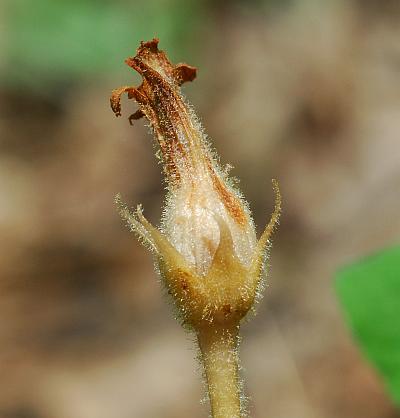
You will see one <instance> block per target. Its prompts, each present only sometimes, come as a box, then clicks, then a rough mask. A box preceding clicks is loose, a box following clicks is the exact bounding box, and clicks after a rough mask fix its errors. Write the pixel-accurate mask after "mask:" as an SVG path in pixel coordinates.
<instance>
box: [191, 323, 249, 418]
mask: <svg viewBox="0 0 400 418" xmlns="http://www.w3.org/2000/svg"><path fill="white" fill-rule="evenodd" d="M238 334H239V326H238V325H235V326H231V327H218V326H217V327H215V326H211V327H207V328H206V329H204V328H203V329H201V330H200V331H199V332H198V333H197V338H198V342H199V346H200V351H201V359H202V362H203V365H204V371H205V377H206V381H207V387H208V394H209V398H210V404H211V415H212V417H213V418H240V417H241V414H240V410H241V408H240V393H241V391H240V382H239V355H238Z"/></svg>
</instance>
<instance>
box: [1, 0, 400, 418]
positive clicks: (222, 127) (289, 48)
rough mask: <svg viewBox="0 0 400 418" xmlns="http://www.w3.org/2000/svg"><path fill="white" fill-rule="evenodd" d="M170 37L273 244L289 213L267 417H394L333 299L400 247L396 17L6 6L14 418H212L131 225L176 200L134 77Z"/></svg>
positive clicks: (6, 353) (360, 2)
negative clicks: (117, 112) (338, 284)
mask: <svg viewBox="0 0 400 418" xmlns="http://www.w3.org/2000/svg"><path fill="white" fill-rule="evenodd" d="M154 36H157V37H159V38H160V48H161V49H164V50H166V51H167V52H168V55H169V57H170V58H171V60H172V61H173V62H181V61H183V62H187V63H188V64H191V65H194V66H196V67H198V78H197V79H196V80H195V82H193V83H189V84H187V85H185V86H184V93H185V95H186V96H187V97H188V99H189V100H190V102H191V103H192V104H193V105H194V107H195V108H196V110H197V113H198V114H199V116H200V118H201V120H202V122H203V124H204V126H205V129H206V131H207V133H208V134H209V136H210V137H211V138H212V139H213V143H214V145H215V147H216V149H217V150H218V151H219V153H220V155H221V157H222V161H223V162H224V163H228V162H229V163H232V164H233V166H234V167H235V168H234V169H233V174H234V175H235V176H237V177H238V178H240V179H241V183H240V184H241V189H242V190H243V192H244V195H245V196H246V197H247V199H248V201H249V202H250V203H251V208H252V211H253V213H254V217H255V220H256V223H257V225H259V227H260V228H259V229H258V231H259V232H260V230H261V227H263V226H264V224H265V222H266V220H267V219H269V215H270V213H271V211H272V208H273V192H272V188H271V181H270V180H271V178H277V179H278V180H279V182H280V185H281V188H282V194H283V199H284V209H283V216H282V221H281V225H280V228H279V230H278V232H277V234H276V235H275V237H274V247H273V249H272V254H271V269H270V275H269V287H268V288H267V290H266V293H265V298H264V300H263V301H262V303H261V304H260V306H259V309H258V315H257V317H256V318H255V319H254V320H252V321H251V322H249V323H248V324H245V325H244V326H243V329H242V330H243V335H244V338H243V344H242V347H241V356H242V363H243V368H244V370H243V375H244V376H245V378H246V391H247V393H248V394H250V395H251V401H250V405H251V415H252V416H253V417H254V418H263V417H273V418H337V417H341V418H358V417H363V418H396V417H400V413H399V412H398V411H397V410H396V409H395V406H394V404H393V403H392V401H391V400H390V398H389V395H388V394H387V391H386V389H385V385H384V382H383V379H382V378H381V376H380V375H379V374H378V372H377V371H376V370H375V369H374V367H372V365H371V364H370V363H369V362H368V361H367V360H366V358H365V357H364V356H363V354H362V353H361V351H360V350H359V348H358V347H357V344H356V343H355V342H354V339H353V338H352V335H351V332H350V330H349V328H348V326H347V325H346V322H345V320H344V317H343V313H342V310H341V308H340V305H339V302H338V300H337V297H336V294H335V290H334V275H335V272H336V271H337V270H338V269H339V268H340V267H341V266H343V265H345V264H348V263H352V262H353V261H355V260H357V259H358V258H360V257H364V256H365V255H368V254H371V253H373V252H375V251H377V250H379V249H381V248H383V247H387V246H390V245H392V244H395V243H398V242H399V236H400V216H399V213H400V193H399V188H400V140H399V139H400V138H399V137H400V82H399V80H400V41H399V40H400V3H399V2H398V1H396V0H393V1H389V0H386V1H380V0H348V1H339V0H334V1H322V0H320V1H317V0H314V1H312V0H298V1H294V0H286V1H282V0H281V1H279V0H256V1H244V0H241V1H240V0H236V1H227V0H225V1H222V0H221V1H211V0H208V1H206V0H205V1H194V0H147V1H137V0H131V1H127V0H36V1H35V2H32V1H29V0H1V3H0V74H1V83H0V105H1V115H0V147H1V153H0V417H1V418H133V417H135V418H136V417H137V418H159V417H160V418H161V417H162V418H181V417H182V418H183V417H189V416H190V417H192V418H201V417H206V416H207V404H204V403H203V404H201V403H200V401H199V400H200V399H201V398H202V397H203V388H202V383H201V379H200V375H201V373H200V370H199V367H198V365H197V362H196V360H195V356H196V351H195V349H194V348H193V344H192V337H191V336H190V335H188V334H186V333H185V332H184V331H183V330H182V329H181V328H180V326H179V325H178V324H177V322H176V321H174V319H173V315H172V309H171V307H170V306H168V303H166V300H167V299H166V298H165V296H163V294H162V291H161V286H160V284H159V282H158V279H157V278H156V276H155V274H154V272H153V265H152V260H151V257H150V256H149V254H148V253H147V252H146V250H144V249H143V248H142V247H141V246H140V245H139V244H138V242H137V241H136V239H135V237H134V236H133V235H132V234H130V233H129V232H128V230H127V229H126V228H125V227H124V225H123V222H122V221H121V219H120V218H119V216H118V214H117V211H116V210H115V206H114V202H113V200H114V196H115V194H116V193H117V192H120V193H121V194H122V196H123V199H124V200H125V201H127V202H129V204H130V205H131V206H134V205H136V204H137V203H143V206H144V209H145V214H146V215H147V216H148V217H149V218H150V220H152V221H153V222H154V223H158V220H159V219H160V215H161V205H162V202H163V199H164V195H165V191H164V189H163V187H164V186H163V184H162V182H161V171H160V166H159V165H158V164H157V163H156V159H155V158H154V155H153V145H152V144H153V142H152V141H153V140H152V137H151V136H150V135H149V133H148V129H147V127H146V126H145V123H144V122H143V121H137V122H136V123H135V124H134V126H132V127H131V126H129V123H128V121H127V119H126V118H125V116H128V115H129V114H131V113H133V111H134V110H135V109H136V108H135V104H134V103H133V102H132V101H130V102H129V103H128V102H124V103H123V105H124V106H123V111H124V114H123V118H118V119H117V118H115V117H114V116H113V114H112V112H111V110H110V108H109V95H110V92H111V90H112V89H113V88H116V87H119V86H120V85H125V84H128V85H132V84H133V85H135V84H137V83H139V82H140V79H139V77H138V75H137V74H135V73H134V72H133V71H132V70H131V69H129V68H128V67H127V66H126V65H125V64H124V63H123V60H124V59H125V58H126V57H128V56H133V55H134V53H135V50H136V48H137V46H138V44H139V41H141V40H149V39H151V38H153V37H154Z"/></svg>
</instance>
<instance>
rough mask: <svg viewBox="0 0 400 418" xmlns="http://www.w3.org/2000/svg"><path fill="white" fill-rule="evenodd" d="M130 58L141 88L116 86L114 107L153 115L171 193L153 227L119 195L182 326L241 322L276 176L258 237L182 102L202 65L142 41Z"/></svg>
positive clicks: (251, 294)
mask: <svg viewBox="0 0 400 418" xmlns="http://www.w3.org/2000/svg"><path fill="white" fill-rule="evenodd" d="M126 63H127V64H128V65H129V66H130V67H132V68H133V69H134V70H136V71H137V72H138V73H139V74H140V75H141V76H142V78H143V82H142V84H141V85H140V86H139V87H137V88H136V87H121V88H119V89H116V90H114V91H113V93H112V96H111V99H110V101H111V107H112V110H113V111H114V113H115V114H116V115H117V116H120V115H121V104H120V100H121V95H122V94H124V93H127V94H128V98H130V99H134V100H135V101H136V102H137V103H138V105H139V110H138V111H136V113H134V114H133V115H131V116H130V118H129V120H130V121H132V120H135V119H140V118H141V117H142V116H144V117H146V118H147V119H148V121H149V123H150V126H151V128H152V130H153V132H154V134H155V137H156V139H157V142H158V145H159V147H160V150H161V157H162V164H163V169H164V173H165V177H166V181H167V185H168V196H167V201H166V206H165V208H164V214H163V218H162V222H161V228H160V229H157V228H155V227H154V226H153V225H151V224H150V223H149V222H148V221H147V220H146V219H145V218H144V216H143V214H142V210H141V208H140V207H138V209H137V210H136V211H135V212H134V213H130V212H129V210H128V209H127V207H126V206H125V205H123V204H122V203H121V201H120V198H119V197H117V201H118V204H119V207H120V212H121V215H122V217H123V218H124V219H125V220H126V221H127V222H128V224H129V225H130V227H131V229H132V230H133V231H134V232H136V233H137V234H138V236H139V238H140V239H141V240H142V242H143V243H144V244H145V245H146V246H147V247H148V248H149V249H150V250H152V251H153V253H154V254H155V256H156V263H157V266H158V270H159V271H160V273H161V276H162V277H163V278H164V281H165V285H166V286H167V288H168V292H169V293H170V294H171V295H172V297H173V299H174V301H175V303H176V305H177V307H178V310H179V312H180V317H181V319H182V322H183V324H185V325H188V326H191V327H193V328H195V329H199V328H201V327H204V326H207V324H208V323H210V322H212V323H217V324H221V325H226V324H228V325H232V324H238V323H239V321H240V319H241V318H243V316H244V315H245V314H246V313H247V312H248V310H249V309H250V308H251V307H252V306H253V304H254V301H255V298H256V296H257V295H258V294H259V290H260V286H261V283H262V280H261V279H262V276H263V274H264V270H265V269H264V267H265V258H266V249H267V247H268V244H269V237H270V235H271V233H272V231H273V229H274V227H275V225H276V223H277V221H278V218H279V213H280V205H281V199H280V193H279V189H278V185H277V182H276V181H273V187H274V190H275V193H276V202H275V211H274V213H273V215H272V217H271V220H270V222H269V224H268V225H267V227H266V229H265V230H264V232H263V234H262V235H261V238H260V239H259V240H258V241H257V239H256V232H255V227H254V223H253V220H252V218H251V215H250V211H249V208H248V205H247V203H246V202H245V200H244V199H243V197H242V196H241V195H240V193H239V192H238V191H237V190H236V189H235V188H234V187H233V185H232V183H231V181H230V180H229V178H228V175H227V173H225V172H224V171H223V170H221V168H220V167H219V164H218V161H217V158H216V156H215V153H214V152H213V151H212V150H211V147H210V145H209V143H208V140H207V138H206V137H205V135H204V133H203V129H202V128H201V125H200V122H199V121H198V119H197V117H196V116H195V115H194V113H193V111H192V110H191V108H190V107H189V106H188V105H187V103H186V102H185V100H184V99H183V97H182V95H181V92H180V86H181V85H182V84H183V83H184V82H187V81H192V80H193V79H194V78H195V76H196V69H195V68H194V67H191V66H189V65H186V64H178V65H173V64H171V63H170V61H169V60H168V58H167V56H166V55H165V53H164V52H163V51H160V50H159V49H158V40H157V39H153V40H152V41H150V42H142V43H141V45H140V47H139V48H138V50H137V54H136V55H135V56H134V57H133V58H128V59H127V60H126Z"/></svg>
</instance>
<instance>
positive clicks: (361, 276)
mask: <svg viewBox="0 0 400 418" xmlns="http://www.w3.org/2000/svg"><path fill="white" fill-rule="evenodd" d="M336 291H337V294H338V296H339V300H340V302H341V304H342V307H343V309H344V312H345V316H346V318H347V321H348V323H349V325H350V327H351V329H352V331H353V333H354V335H355V337H356V339H357V340H358V342H359V344H360V346H361V349H362V350H363V352H364V353H365V355H366V357H367V358H368V359H369V360H370V361H371V362H372V363H373V364H374V365H375V366H376V368H377V369H378V370H379V372H380V373H381V375H382V377H383V379H384V381H385V383H386V386H387V389H388V391H389V393H390V395H391V396H392V398H393V400H394V402H395V403H396V404H397V405H400V247H395V248H392V249H389V250H385V251H383V252H381V253H379V254H376V255H374V256H371V257H369V258H366V259H363V260H361V261H359V262H357V263H355V264H353V265H351V266H348V267H346V268H344V269H342V270H341V271H340V272H339V273H338V274H337V280H336Z"/></svg>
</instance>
